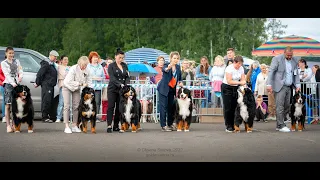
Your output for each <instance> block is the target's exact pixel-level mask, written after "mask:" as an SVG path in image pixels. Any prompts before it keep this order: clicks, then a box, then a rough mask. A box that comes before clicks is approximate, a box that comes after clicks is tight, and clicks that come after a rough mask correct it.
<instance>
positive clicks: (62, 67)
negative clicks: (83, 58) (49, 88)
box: [56, 55, 70, 123]
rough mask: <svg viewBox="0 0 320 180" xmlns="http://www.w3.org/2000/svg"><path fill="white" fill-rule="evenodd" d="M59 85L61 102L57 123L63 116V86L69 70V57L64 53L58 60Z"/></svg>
mask: <svg viewBox="0 0 320 180" xmlns="http://www.w3.org/2000/svg"><path fill="white" fill-rule="evenodd" d="M58 63H59V66H58V87H59V104H58V108H57V120H56V123H59V122H61V118H62V110H63V104H64V103H63V95H62V87H63V80H64V79H65V78H66V75H67V74H68V71H69V68H70V67H69V66H68V63H69V58H68V56H66V55H62V56H61V59H60V61H59V62H58Z"/></svg>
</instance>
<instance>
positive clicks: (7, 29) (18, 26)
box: [0, 18, 29, 47]
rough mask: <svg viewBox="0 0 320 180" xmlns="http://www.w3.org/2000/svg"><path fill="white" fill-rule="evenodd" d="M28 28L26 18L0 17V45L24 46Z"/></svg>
mask: <svg viewBox="0 0 320 180" xmlns="http://www.w3.org/2000/svg"><path fill="white" fill-rule="evenodd" d="M28 29H29V26H28V18H2V19H0V32H1V33H0V45H1V46H13V47H24V40H25V37H26V35H27V33H28Z"/></svg>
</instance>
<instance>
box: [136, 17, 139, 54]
mask: <svg viewBox="0 0 320 180" xmlns="http://www.w3.org/2000/svg"><path fill="white" fill-rule="evenodd" d="M136 30H137V36H138V47H139V48H140V41H139V31H138V20H137V18H136Z"/></svg>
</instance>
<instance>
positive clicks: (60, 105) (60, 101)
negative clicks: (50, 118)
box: [57, 87, 63, 120]
mask: <svg viewBox="0 0 320 180" xmlns="http://www.w3.org/2000/svg"><path fill="white" fill-rule="evenodd" d="M62 112H63V95H62V87H61V88H60V89H59V104H58V108H57V119H60V120H61V118H62Z"/></svg>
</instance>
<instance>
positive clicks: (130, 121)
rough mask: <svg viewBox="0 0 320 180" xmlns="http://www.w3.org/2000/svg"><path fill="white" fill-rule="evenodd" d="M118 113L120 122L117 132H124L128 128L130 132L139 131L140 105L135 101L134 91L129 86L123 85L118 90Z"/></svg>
mask: <svg viewBox="0 0 320 180" xmlns="http://www.w3.org/2000/svg"><path fill="white" fill-rule="evenodd" d="M119 112H120V122H121V129H120V131H119V132H121V133H122V132H125V131H126V130H128V129H129V126H131V131H132V132H137V130H139V129H140V119H141V115H142V110H141V103H140V101H139V100H138V99H137V94H136V90H135V89H134V88H133V87H132V86H130V85H125V86H123V87H122V88H121V90H120V103H119Z"/></svg>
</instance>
